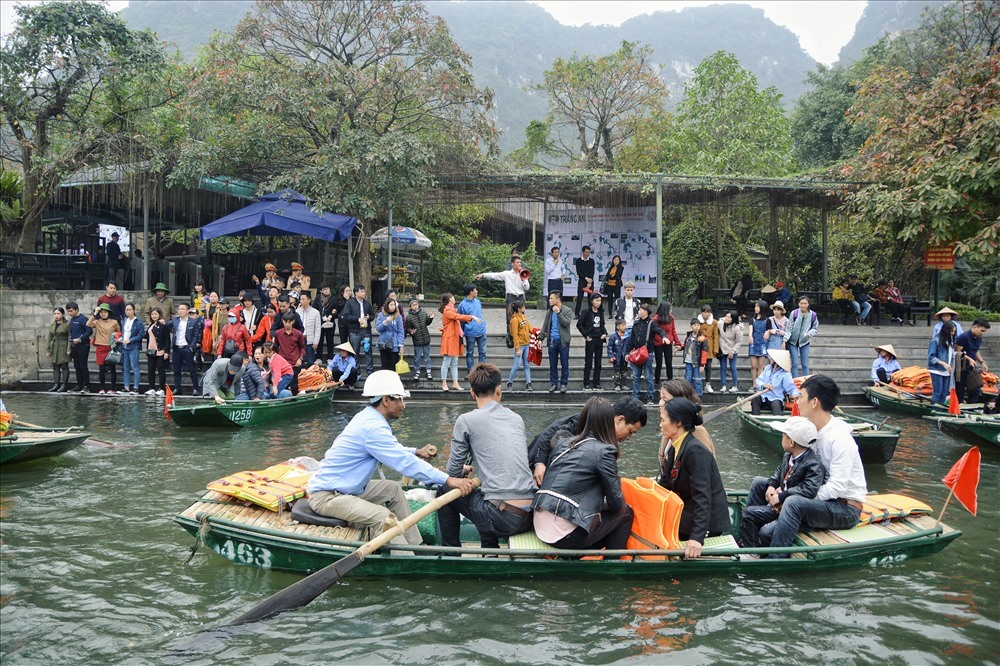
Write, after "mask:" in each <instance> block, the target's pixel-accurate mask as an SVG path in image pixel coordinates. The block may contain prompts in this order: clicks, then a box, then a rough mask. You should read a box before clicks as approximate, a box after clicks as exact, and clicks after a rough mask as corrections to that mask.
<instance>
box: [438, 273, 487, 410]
mask: <svg viewBox="0 0 1000 666" xmlns="http://www.w3.org/2000/svg"><path fill="white" fill-rule="evenodd" d="M438 312H440V313H441V390H442V391H448V390H451V389H449V388H448V374H449V372H450V373H451V388H452V389H454V390H456V391H461V390H462V386H461V385H460V384H459V383H458V357H459V356H461V355H462V327H461V323H462V322H466V321H472V320H474V319H478V317H476V316H475V315H464V314H459V313H458V311H457V310H456V309H455V297H454V296H453V295H452V294H451V293H450V292H447V291H446V292H445V293H443V294H441V307H439V308H438Z"/></svg>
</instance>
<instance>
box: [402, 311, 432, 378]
mask: <svg viewBox="0 0 1000 666" xmlns="http://www.w3.org/2000/svg"><path fill="white" fill-rule="evenodd" d="M432 321H434V313H433V312H424V311H423V310H422V309H421V308H420V301H418V300H417V299H415V298H414V299H413V300H411V301H410V312H409V313H408V314H407V315H406V332H407V333H408V334H409V336H410V338H411V339H412V340H413V379H414V380H415V381H420V366H421V363H422V364H423V368H424V376H425V377H426V378H427V379H428V380H431V379H433V378H434V375H433V374H431V333H430V329H429V328H428V327H429V326H430V324H431V322H432Z"/></svg>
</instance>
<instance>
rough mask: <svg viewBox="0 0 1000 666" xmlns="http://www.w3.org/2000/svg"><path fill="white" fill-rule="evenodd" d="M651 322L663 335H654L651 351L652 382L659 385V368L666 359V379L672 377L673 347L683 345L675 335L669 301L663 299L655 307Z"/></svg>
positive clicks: (675, 328) (675, 329)
mask: <svg viewBox="0 0 1000 666" xmlns="http://www.w3.org/2000/svg"><path fill="white" fill-rule="evenodd" d="M653 322H654V323H655V324H656V325H657V326H659V327H660V330H662V331H663V335H659V336H656V338H655V340H654V344H653V352H654V353H655V354H656V370H655V371H654V373H653V377H654V383H655V384H656V385H657V386H659V385H660V370H661V369H662V367H663V365H664V361H666V363H665V364H666V366H667V379H673V378H674V348H675V347H683V346H684V345H683V344H681V339H680V338H679V337H677V327H676V326H675V325H674V315H673V313H672V311H671V305H670V303H667V302H666V301H663V302H661V303H660V306H659V307H658V308H656V314H655V315H653Z"/></svg>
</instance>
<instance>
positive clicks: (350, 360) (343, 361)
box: [326, 353, 358, 381]
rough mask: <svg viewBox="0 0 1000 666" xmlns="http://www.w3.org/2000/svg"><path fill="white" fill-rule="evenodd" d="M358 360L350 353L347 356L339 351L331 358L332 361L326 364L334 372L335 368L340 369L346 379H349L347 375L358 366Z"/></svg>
mask: <svg viewBox="0 0 1000 666" xmlns="http://www.w3.org/2000/svg"><path fill="white" fill-rule="evenodd" d="M357 365H358V362H357V361H356V360H355V359H354V357H353V356H351V355H350V354H348V355H347V356H341V355H340V354H339V353H338V354H337V355H336V356H334V357H333V358H331V359H330V362H329V363H327V364H326V369H327V370H329V371H331V372H333V371H334V370H340V372H341V373H342V376H343V377H344V381H347V375H349V374H351V370H353V369H354V368H356V367H357Z"/></svg>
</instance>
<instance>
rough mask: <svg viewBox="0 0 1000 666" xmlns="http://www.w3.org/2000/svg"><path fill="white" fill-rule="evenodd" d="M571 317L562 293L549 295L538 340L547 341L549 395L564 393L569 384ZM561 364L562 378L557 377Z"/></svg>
mask: <svg viewBox="0 0 1000 666" xmlns="http://www.w3.org/2000/svg"><path fill="white" fill-rule="evenodd" d="M572 322H573V317H572V315H570V311H569V309H568V308H566V307H565V306H564V305H563V302H562V293H560V292H558V291H553V292H552V293H550V294H549V309H548V310H547V311H546V312H545V321H544V322H543V323H542V328H541V332H540V333H539V334H538V337H539V339H540V340H548V348H549V393H555V391H556V389H557V388H558V389H559V391H560V393H565V392H566V385H567V384H568V383H569V343H570V328H569V327H570V324H571V323H572ZM560 363H561V364H562V377H561V378H560V376H559V364H560Z"/></svg>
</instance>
